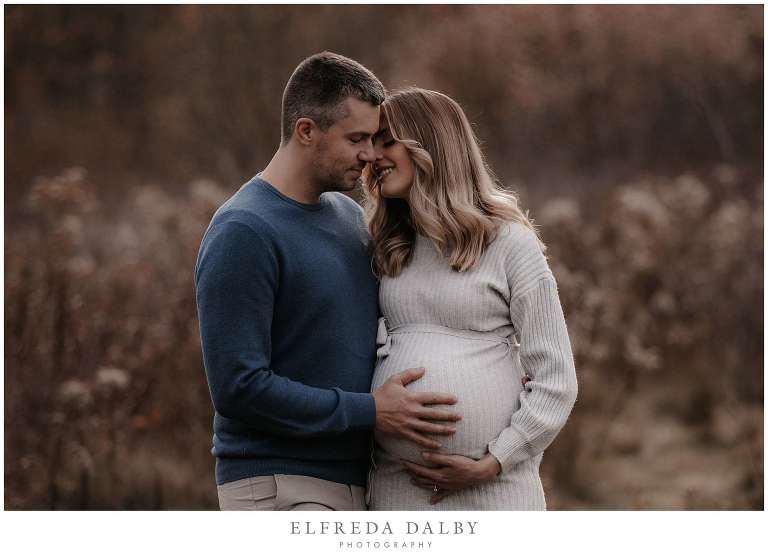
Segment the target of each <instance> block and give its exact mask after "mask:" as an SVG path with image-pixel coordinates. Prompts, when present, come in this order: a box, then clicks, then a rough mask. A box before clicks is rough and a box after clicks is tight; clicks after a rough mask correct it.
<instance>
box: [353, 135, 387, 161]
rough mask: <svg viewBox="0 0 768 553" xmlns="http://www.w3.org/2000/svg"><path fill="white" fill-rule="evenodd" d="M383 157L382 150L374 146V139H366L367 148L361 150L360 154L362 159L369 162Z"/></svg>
mask: <svg viewBox="0 0 768 553" xmlns="http://www.w3.org/2000/svg"><path fill="white" fill-rule="evenodd" d="M381 157H382V156H381V150H380V149H379V148H376V147H374V145H373V141H371V140H368V141H366V143H365V148H364V149H362V150H360V153H359V154H358V158H359V159H360V161H365V162H367V163H373V162H374V161H376V160H377V159H381Z"/></svg>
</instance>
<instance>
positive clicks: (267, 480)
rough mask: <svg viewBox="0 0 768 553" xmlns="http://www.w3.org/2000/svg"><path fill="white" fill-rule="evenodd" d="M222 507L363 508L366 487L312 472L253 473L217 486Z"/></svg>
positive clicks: (261, 508)
mask: <svg viewBox="0 0 768 553" xmlns="http://www.w3.org/2000/svg"><path fill="white" fill-rule="evenodd" d="M218 491H219V508H220V509H221V510H222V511H365V510H366V507H365V489H363V488H362V487H360V486H350V485H347V484H339V483H338V482H331V481H329V480H321V479H320V478H313V477H311V476H297V475H293V474H275V475H272V476H254V477H251V478H243V479H242V480H235V481H234V482H227V483H225V484H222V485H221V486H218Z"/></svg>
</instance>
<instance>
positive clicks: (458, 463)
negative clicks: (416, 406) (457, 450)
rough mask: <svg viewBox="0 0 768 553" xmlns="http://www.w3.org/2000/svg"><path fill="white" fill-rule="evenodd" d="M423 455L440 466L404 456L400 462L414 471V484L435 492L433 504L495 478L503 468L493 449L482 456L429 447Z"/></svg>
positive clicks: (410, 471) (412, 477)
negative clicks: (472, 456) (434, 449)
mask: <svg viewBox="0 0 768 553" xmlns="http://www.w3.org/2000/svg"><path fill="white" fill-rule="evenodd" d="M422 457H424V460H425V461H430V462H431V463H436V464H438V465H440V466H438V467H436V468H430V467H426V466H424V465H420V464H418V463H412V462H410V461H407V460H405V459H400V462H401V463H403V466H405V470H406V472H407V473H408V474H410V475H411V484H413V485H414V486H418V487H419V488H424V489H426V490H430V491H431V492H432V497H431V498H430V499H429V502H430V503H431V504H432V505H434V504H435V503H437V502H439V501H442V500H443V499H444V498H445V497H447V496H448V495H450V494H452V493H454V492H456V491H458V490H461V489H464V488H468V487H470V486H475V485H477V484H482V483H483V482H487V481H488V480H493V479H494V478H496V476H497V475H498V474H499V472H501V464H500V463H499V461H498V459H496V457H494V456H493V455H491V454H490V453H488V454H487V455H486V456H485V457H483V458H482V459H479V460H475V459H471V458H469V457H464V456H463V455H442V454H440V453H432V452H429V451H425V452H424V453H423V454H422Z"/></svg>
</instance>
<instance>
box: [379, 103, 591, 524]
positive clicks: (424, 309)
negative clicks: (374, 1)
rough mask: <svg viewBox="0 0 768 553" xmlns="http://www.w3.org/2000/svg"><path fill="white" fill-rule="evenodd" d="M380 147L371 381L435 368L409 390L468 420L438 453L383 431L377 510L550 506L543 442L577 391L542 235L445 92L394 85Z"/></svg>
mask: <svg viewBox="0 0 768 553" xmlns="http://www.w3.org/2000/svg"><path fill="white" fill-rule="evenodd" d="M375 147H376V153H377V160H376V162H375V163H373V164H371V165H369V167H368V168H367V169H366V173H365V184H366V186H365V187H364V188H365V195H366V209H367V216H368V224H369V228H370V231H371V234H372V236H373V239H374V248H375V249H374V264H375V269H376V271H377V274H378V275H379V276H380V279H381V283H380V292H379V302H380V307H381V313H382V315H383V317H382V319H381V320H380V321H379V335H378V343H379V346H380V347H379V349H378V362H377V365H376V371H375V373H374V377H373V384H372V388H373V389H374V390H375V389H376V388H378V387H379V386H381V385H382V384H383V383H384V382H385V381H386V380H387V378H389V377H390V376H392V375H393V374H396V373H398V372H400V371H402V370H403V369H405V368H409V367H424V368H425V369H426V372H425V374H424V376H423V377H422V378H421V379H419V380H416V381H414V382H412V383H411V384H409V386H408V387H409V388H410V389H412V390H414V391H430V390H441V391H443V392H448V393H452V394H454V395H455V396H457V397H458V403H457V404H456V405H453V406H449V407H448V409H454V410H455V411H457V412H460V413H461V416H462V419H461V420H460V421H459V422H457V423H456V432H455V433H454V434H453V435H450V436H448V437H445V436H435V438H436V439H437V440H438V441H439V442H440V444H441V447H440V448H439V449H437V450H425V449H423V448H419V446H417V445H415V444H413V443H412V442H409V441H406V440H403V439H400V438H396V437H392V436H391V435H384V434H378V433H377V434H376V436H375V439H376V443H375V447H374V452H373V457H374V464H373V465H372V469H371V472H370V475H369V483H368V490H367V500H368V505H369V508H370V509H372V510H422V509H423V510H427V509H452V510H513V509H515V510H516V509H525V510H544V509H546V502H545V498H544V491H543V488H542V484H541V480H540V478H539V465H540V463H541V459H542V453H543V451H544V449H545V448H546V447H547V446H548V445H549V444H550V443H551V442H552V440H553V439H554V438H555V436H556V435H557V433H558V432H559V430H560V429H561V428H562V426H563V425H564V424H565V421H566V419H567V418H568V415H569V414H570V412H571V409H572V407H573V404H574V402H575V401H576V392H577V383H576V372H575V368H574V363H573V355H572V352H571V345H570V341H569V338H568V332H567V329H566V325H565V318H564V316H563V311H562V308H561V305H560V301H559V297H558V292H557V285H556V282H555V278H554V276H553V274H552V272H551V270H550V269H549V266H548V264H547V261H546V258H545V257H544V254H543V251H544V245H543V244H542V243H541V241H540V240H539V238H538V236H537V234H536V232H535V230H534V229H533V226H532V225H531V222H530V221H529V220H528V218H527V217H526V216H525V214H524V213H523V212H522V211H521V210H520V208H519V207H518V205H517V199H516V197H515V196H514V195H513V194H510V193H507V192H504V191H503V190H502V189H501V188H500V187H499V186H498V185H497V184H496V183H495V181H494V180H493V177H492V176H491V172H490V170H489V169H488V167H487V165H486V164H485V162H484V160H483V156H482V153H481V151H480V148H479V146H478V143H477V139H476V137H475V135H474V133H473V131H472V127H471V126H470V124H469V122H468V120H467V118H466V116H465V114H464V112H463V111H462V109H461V107H460V106H459V105H458V104H457V103H456V102H455V101H453V100H452V99H450V98H449V97H447V96H445V95H444V94H440V93H438V92H433V91H429V90H423V89H417V88H409V89H406V90H404V91H401V92H398V93H396V94H394V95H392V96H390V97H389V98H388V99H387V100H386V101H385V103H384V104H383V106H382V116H381V125H380V129H379V132H378V133H377V135H376V141H375ZM441 408H442V409H446V407H445V406H441Z"/></svg>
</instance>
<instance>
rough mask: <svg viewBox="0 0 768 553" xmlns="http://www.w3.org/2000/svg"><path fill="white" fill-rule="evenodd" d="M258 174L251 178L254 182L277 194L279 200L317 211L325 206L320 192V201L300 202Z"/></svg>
mask: <svg viewBox="0 0 768 553" xmlns="http://www.w3.org/2000/svg"><path fill="white" fill-rule="evenodd" d="M260 175H261V173H259V174H258V175H256V176H255V177H254V178H253V180H254V181H255V182H256V183H258V185H259V186H262V187H264V188H265V189H266V190H269V191H270V192H272V194H274V195H275V196H277V197H278V198H280V199H281V200H283V201H284V202H286V203H289V204H291V205H294V206H296V207H300V208H301V209H305V210H307V211H319V210H321V209H323V208H324V207H325V205H326V201H325V198H323V195H322V194H321V195H320V201H319V202H317V203H314V204H307V203H304V202H300V201H298V200H294V199H293V198H289V197H288V196H286V195H285V194H283V193H282V192H280V191H279V190H278V189H277V188H275V187H274V186H273V185H271V184H270V183H269V182H267V181H266V180H264V179H263V178H262V177H261V176H260Z"/></svg>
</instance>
